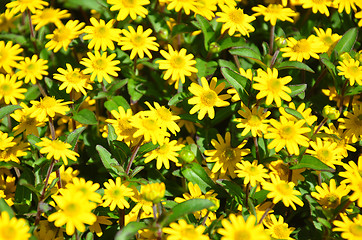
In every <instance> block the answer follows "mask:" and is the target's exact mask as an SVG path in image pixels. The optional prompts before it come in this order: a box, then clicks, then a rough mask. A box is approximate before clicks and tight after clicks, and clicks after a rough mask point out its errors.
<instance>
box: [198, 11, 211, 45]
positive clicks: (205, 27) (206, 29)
mask: <svg viewBox="0 0 362 240" xmlns="http://www.w3.org/2000/svg"><path fill="white" fill-rule="evenodd" d="M196 20H197V21H198V23H199V24H200V27H201V31H202V33H203V34H204V46H205V49H206V51H209V46H210V42H211V41H212V40H213V39H215V32H214V30H213V29H212V27H211V25H210V22H209V21H208V20H207V19H206V18H204V17H203V16H201V15H199V14H197V15H196Z"/></svg>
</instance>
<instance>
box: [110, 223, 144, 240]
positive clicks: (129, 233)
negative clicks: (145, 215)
mask: <svg viewBox="0 0 362 240" xmlns="http://www.w3.org/2000/svg"><path fill="white" fill-rule="evenodd" d="M146 227H147V225H146V224H145V223H143V222H130V223H128V224H127V225H126V226H125V227H123V228H122V230H120V231H118V232H117V234H116V236H115V238H114V240H129V239H132V237H133V236H135V235H136V234H137V232H138V231H139V230H141V229H144V228H146Z"/></svg>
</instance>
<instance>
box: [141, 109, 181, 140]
mask: <svg viewBox="0 0 362 240" xmlns="http://www.w3.org/2000/svg"><path fill="white" fill-rule="evenodd" d="M145 103H146V105H147V106H148V107H149V108H150V112H149V113H150V114H154V116H155V117H156V118H157V119H158V120H159V121H160V122H161V125H162V126H164V127H166V128H167V129H168V130H169V131H170V132H172V133H173V134H174V135H176V132H179V131H180V127H179V126H178V125H177V123H176V122H175V121H177V120H179V119H180V117H179V116H176V115H173V114H172V112H171V111H170V110H169V109H167V108H166V107H165V106H160V104H159V103H158V102H154V103H153V104H154V106H155V107H152V105H151V104H150V103H149V102H145Z"/></svg>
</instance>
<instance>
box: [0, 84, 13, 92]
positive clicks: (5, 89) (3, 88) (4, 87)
mask: <svg viewBox="0 0 362 240" xmlns="http://www.w3.org/2000/svg"><path fill="white" fill-rule="evenodd" d="M10 90H11V86H10V85H9V84H6V83H4V84H2V85H0V93H1V95H7V94H8V92H9V91H10Z"/></svg>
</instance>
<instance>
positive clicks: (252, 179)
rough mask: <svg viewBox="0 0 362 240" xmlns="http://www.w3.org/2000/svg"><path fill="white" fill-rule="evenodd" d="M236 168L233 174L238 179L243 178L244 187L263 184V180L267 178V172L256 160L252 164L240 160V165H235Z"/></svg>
mask: <svg viewBox="0 0 362 240" xmlns="http://www.w3.org/2000/svg"><path fill="white" fill-rule="evenodd" d="M236 167H237V168H238V169H237V170H235V173H236V174H237V175H238V177H239V178H244V184H245V185H246V184H248V183H250V185H251V186H252V187H254V186H256V185H257V183H262V182H264V181H265V180H264V178H269V175H268V174H267V172H268V170H266V169H265V168H264V166H263V165H262V164H258V160H254V161H253V162H252V163H251V162H249V161H244V160H241V162H240V163H237V164H236Z"/></svg>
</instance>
